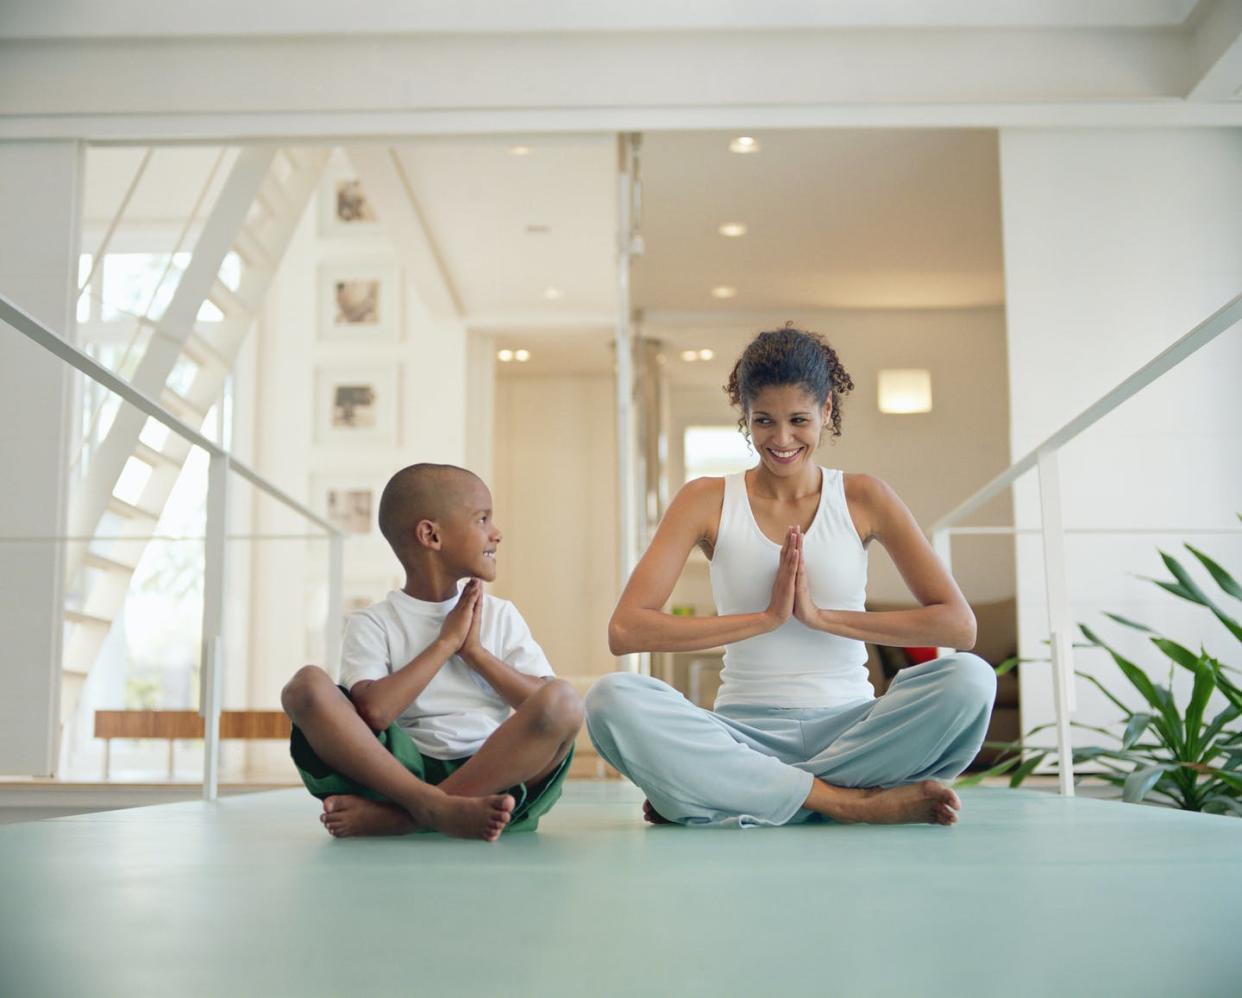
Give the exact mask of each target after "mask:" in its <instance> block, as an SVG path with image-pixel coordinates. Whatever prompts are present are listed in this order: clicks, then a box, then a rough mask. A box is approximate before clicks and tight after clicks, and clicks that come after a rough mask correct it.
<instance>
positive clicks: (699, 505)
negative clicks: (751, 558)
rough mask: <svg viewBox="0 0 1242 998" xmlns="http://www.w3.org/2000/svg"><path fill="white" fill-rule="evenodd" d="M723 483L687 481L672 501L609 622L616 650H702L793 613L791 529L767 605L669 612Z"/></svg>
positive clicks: (715, 508)
mask: <svg viewBox="0 0 1242 998" xmlns="http://www.w3.org/2000/svg"><path fill="white" fill-rule="evenodd" d="M723 489H724V483H723V481H722V480H721V479H718V478H699V479H696V480H695V481H693V482H689V483H688V484H687V485H685V486H684V487H683V488H682V490H681V491H680V492H678V493H677V496H676V498H674V499H673V501H672V503H671V504H670V505H669V508H668V511H667V512H666V513H665V514H664V519H662V520H661V521H660V525H659V527H658V528H657V529H656V533H655V537H653V538H652V539H651V545H650V547H648V548H647V551H646V553H645V554H644V555H643V557H642V560H641V561H640V562H639V563H638V567H637V568H635V569H634V574H633V575H631V576H630V581H629V582H628V583H627V584H626V587H625V591H624V592H623V593H622V594H621V599H620V600H619V601H618V603H617V608H616V610H614V611H613V614H612V620H611V621H609V623H608V648H609V650H610V651H611V652H612V653H613V654H614V655H628V654H630V653H631V652H638V651H699V650H701V649H704V648H714V647H716V646H718V645H724V644H729V643H731V642H733V641H742V640H743V639H745V638H752V637H754V636H755V635H756V634H764V633H766V632H767V631H771V630H774V629H775V628H777V627H779V626H780V625H781V624H783V623H784V622H785V621H786V620H788V619H789V617H790V615H791V614H792V612H793V595H794V581H795V579H796V577H797V570H798V563H797V549H796V547H795V544H794V541H793V534H792V532H790V534H789V535H787V537H786V540H785V545H784V547H782V548H781V563H780V569H779V571H778V572H777V577H776V584H775V586H774V587H773V590H772V602H771V603H770V604H769V605H768V607H767V609H766V610H762V611H759V612H756V613H736V614H727V615H725V616H719V617H675V616H673V615H672V614H670V613H665V612H664V604H665V603H666V602H667V601H668V598H669V595H670V594H671V593H672V591H673V586H675V585H676V584H677V579H678V577H679V576H680V575H681V570H682V568H684V567H685V564H686V559H687V558H688V557H689V556H690V552H691V550H692V549H693V548H694V546H695V545H696V544H698V543H699V542H700V541H703V540H708V539H709V538H708V537H707V528H708V525H709V524H710V523H711V522H712V520H713V518H714V516H715V514H716V513H717V512H718V511H719V509H720V505H721V500H722V497H723Z"/></svg>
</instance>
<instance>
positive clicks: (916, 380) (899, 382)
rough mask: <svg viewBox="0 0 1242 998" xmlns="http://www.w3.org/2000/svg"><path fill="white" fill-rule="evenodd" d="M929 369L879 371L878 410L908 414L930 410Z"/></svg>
mask: <svg viewBox="0 0 1242 998" xmlns="http://www.w3.org/2000/svg"><path fill="white" fill-rule="evenodd" d="M931 407H932V390H931V371H926V370H922V369H919V368H899V369H889V370H884V371H881V372H880V412H889V413H894V414H902V415H905V414H909V413H916V412H931Z"/></svg>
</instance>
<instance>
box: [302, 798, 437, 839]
mask: <svg viewBox="0 0 1242 998" xmlns="http://www.w3.org/2000/svg"><path fill="white" fill-rule="evenodd" d="M319 820H320V821H322V822H323V824H324V827H325V828H326V829H327V830H328V833H329V834H330V835H332V836H334V837H335V838H338V839H343V838H348V837H349V836H351V835H405V834H406V833H407V832H412V831H414V829H415V828H416V827H417V826H416V825H415V824H414V819H413V818H411V817H410V816H409V815H408V814H407V813H406V812H405V811H403V810H401V808H399V807H397V805H396V804H381V803H379V802H378V801H373V800H367V799H366V798H365V797H355V796H353V795H348V794H340V795H336V796H332V797H325V798H324V802H323V814H321V815H320V816H319Z"/></svg>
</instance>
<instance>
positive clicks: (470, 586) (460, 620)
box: [440, 579, 483, 655]
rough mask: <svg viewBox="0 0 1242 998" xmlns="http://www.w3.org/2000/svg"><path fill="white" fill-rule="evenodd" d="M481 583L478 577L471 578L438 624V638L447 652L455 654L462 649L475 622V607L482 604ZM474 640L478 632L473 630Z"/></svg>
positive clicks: (476, 638)
mask: <svg viewBox="0 0 1242 998" xmlns="http://www.w3.org/2000/svg"><path fill="white" fill-rule="evenodd" d="M482 594H483V583H481V582H480V581H479V580H478V579H471V580H470V581H469V582H467V583H466V586H465V588H464V589H462V591H461V596H460V597H458V600H457V605H456V606H455V607H453V609H451V610H450V611H449V612H448V616H447V617H445V618H444V623H443V624H441V625H440V640H441V641H443V642H444V645H445V647H447V648H448V649H449V654H452V655H456V654H457V653H458V652H460V651H462V650H463V646H464V645H465V644H466V641H467V640H468V639H469V637H470V631H471V628H472V626H473V627H477V624H475V607H476V606H481V605H482ZM475 640H476V641H477V640H478V632H477V631H476V632H475Z"/></svg>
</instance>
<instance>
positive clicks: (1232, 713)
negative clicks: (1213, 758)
mask: <svg viewBox="0 0 1242 998" xmlns="http://www.w3.org/2000/svg"><path fill="white" fill-rule="evenodd" d="M1238 717H1242V707H1238V706H1235V705H1234V704H1229V705H1228V706H1227V707H1225V708H1224V709H1223V710H1222V711H1221V712H1220V713H1219V714H1217V715H1216V716H1215V717H1214V718H1212V720H1211V721H1209V722H1208V726H1207V727H1206V728H1205V729H1204V731H1203V744H1204V745H1210V744H1211V743H1212V741H1213V740H1214V739H1215V738H1216V736H1217V735H1219V734H1220V733H1221V731H1223V730H1224V727H1225V725H1226V724H1228V723H1229V722H1230V721H1233V720H1236V719H1237V718H1238ZM1235 737H1236V736H1235ZM1228 742H1229V739H1228V738H1226V739H1225V744H1228Z"/></svg>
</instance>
